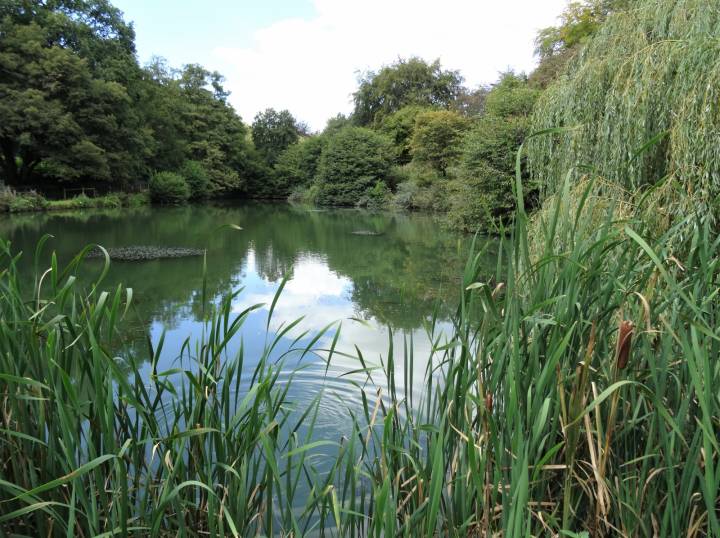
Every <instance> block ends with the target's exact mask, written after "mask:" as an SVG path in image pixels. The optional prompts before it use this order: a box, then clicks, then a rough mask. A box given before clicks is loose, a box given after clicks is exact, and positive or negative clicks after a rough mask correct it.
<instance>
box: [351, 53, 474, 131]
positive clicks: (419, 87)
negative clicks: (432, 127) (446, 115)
mask: <svg viewBox="0 0 720 538" xmlns="http://www.w3.org/2000/svg"><path fill="white" fill-rule="evenodd" d="M462 82H463V78H462V76H460V73H459V72H458V71H451V70H443V69H442V67H441V66H440V60H435V61H434V62H432V63H430V64H429V63H427V62H426V61H425V60H422V59H421V58H416V57H413V58H410V59H407V60H405V59H402V58H401V59H399V60H398V61H397V62H395V63H394V64H392V65H389V66H385V67H383V68H382V69H380V71H378V72H374V71H368V72H367V73H364V74H363V75H362V76H361V78H360V80H359V84H360V85H359V88H358V90H357V91H356V92H355V94H354V95H353V98H354V101H355V110H354V112H353V120H354V122H355V123H356V124H358V125H363V126H370V125H372V126H378V125H379V124H380V123H381V122H382V120H383V118H385V116H387V115H389V114H392V113H393V112H397V111H398V110H400V109H401V108H403V107H405V106H408V105H419V106H424V107H438V108H449V107H450V106H451V105H452V103H453V102H454V101H455V99H456V98H457V97H458V95H460V92H461V90H462Z"/></svg>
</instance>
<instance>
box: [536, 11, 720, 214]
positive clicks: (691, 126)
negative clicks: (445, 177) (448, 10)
mask: <svg viewBox="0 0 720 538" xmlns="http://www.w3.org/2000/svg"><path fill="white" fill-rule="evenodd" d="M630 6H631V7H630V8H628V9H626V10H623V11H620V12H617V13H614V14H612V15H611V16H610V17H609V18H608V20H607V21H606V23H605V24H604V25H603V28H602V29H601V30H600V31H599V32H598V33H597V34H596V35H595V36H594V37H593V38H592V39H591V40H590V41H589V42H588V43H587V45H586V46H585V47H584V49H583V50H582V51H581V53H580V54H579V55H578V56H577V57H576V58H575V60H574V61H573V62H572V63H571V64H570V65H569V66H568V68H567V69H566V71H565V73H564V74H563V75H562V76H561V77H560V79H559V80H558V81H557V82H556V83H555V84H554V85H553V86H551V87H550V88H549V89H548V90H547V91H546V92H545V93H544V95H543V96H542V97H541V99H540V100H539V102H538V104H537V106H536V108H535V112H534V116H533V130H534V131H541V130H544V129H550V128H556V127H562V128H565V129H564V130H563V131H562V132H560V133H559V134H553V135H545V136H538V137H535V138H533V139H531V140H530V141H529V142H528V152H529V165H530V170H531V173H532V174H533V176H534V178H535V179H537V180H538V182H539V184H540V185H544V187H545V191H546V195H552V194H553V193H555V192H557V191H558V190H559V186H560V184H561V183H562V181H563V178H564V176H565V173H566V172H567V171H568V170H573V171H574V173H576V174H577V175H578V176H579V175H581V174H583V173H587V171H588V168H589V169H590V170H591V172H592V173H594V174H597V175H599V176H602V177H604V178H606V179H608V180H610V181H611V182H613V183H616V184H617V185H618V186H620V187H622V188H623V189H626V190H627V191H628V192H631V193H638V192H646V191H647V190H648V188H649V187H655V189H654V190H655V191H657V192H663V193H664V195H663V196H664V200H663V201H661V202H658V205H659V206H664V207H663V209H665V210H669V209H670V207H671V206H674V207H673V208H672V211H674V212H685V211H687V210H688V209H697V210H700V211H703V212H704V213H706V214H710V215H712V213H713V209H714V210H717V207H718V193H719V192H720V2H718V1H717V0H637V1H634V2H630Z"/></svg>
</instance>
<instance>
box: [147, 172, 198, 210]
mask: <svg viewBox="0 0 720 538" xmlns="http://www.w3.org/2000/svg"><path fill="white" fill-rule="evenodd" d="M149 187H150V199H151V200H152V201H153V202H160V203H170V204H178V203H182V202H187V201H188V199H189V198H190V195H191V191H190V187H189V186H188V184H187V181H185V178H184V177H183V176H181V175H180V174H176V173H174V172H158V173H157V174H153V176H152V178H150V185H149Z"/></svg>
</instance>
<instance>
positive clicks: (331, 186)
mask: <svg viewBox="0 0 720 538" xmlns="http://www.w3.org/2000/svg"><path fill="white" fill-rule="evenodd" d="M391 163H392V149H391V145H390V142H389V141H388V140H387V139H386V138H385V137H384V136H382V135H380V134H378V133H376V132H375V131H372V130H370V129H366V128H364V127H346V128H345V129H342V130H341V131H339V132H338V133H337V134H336V135H335V136H333V137H331V138H330V139H329V140H328V142H327V146H326V148H325V149H324V150H323V152H322V155H321V157H320V162H319V164H318V169H317V183H318V186H319V191H318V197H317V202H318V203H320V204H331V205H355V204H356V203H357V202H358V201H359V200H360V198H361V197H362V196H363V195H365V194H366V193H367V191H368V190H370V189H372V188H374V187H375V186H376V185H377V184H378V183H384V182H385V181H386V179H387V178H388V176H389V172H390V166H391Z"/></svg>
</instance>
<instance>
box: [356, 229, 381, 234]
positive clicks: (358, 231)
mask: <svg viewBox="0 0 720 538" xmlns="http://www.w3.org/2000/svg"><path fill="white" fill-rule="evenodd" d="M350 233H351V234H353V235H383V233H384V232H373V231H372V230H355V231H352V232H350Z"/></svg>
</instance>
